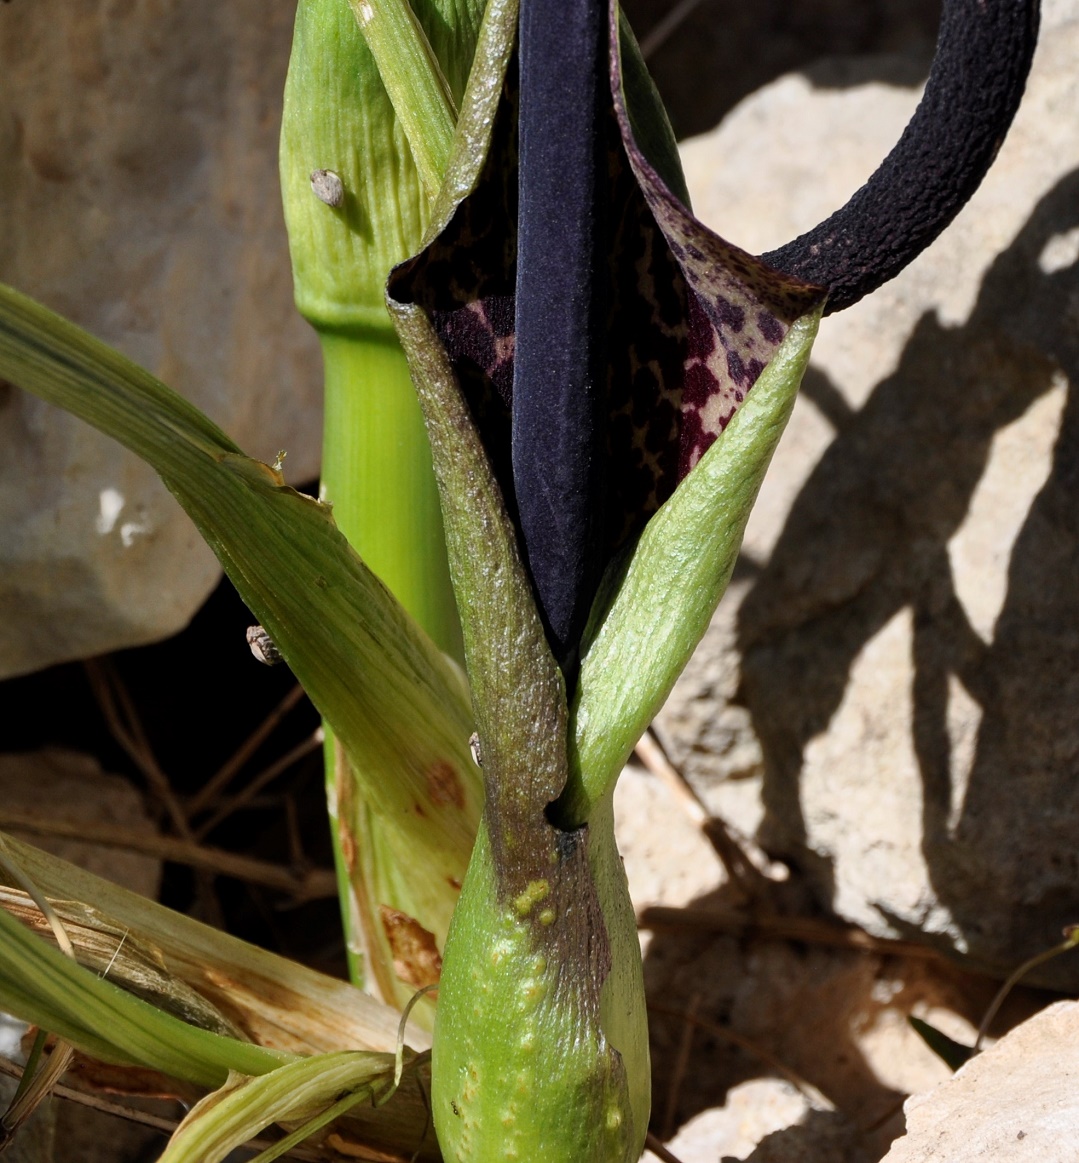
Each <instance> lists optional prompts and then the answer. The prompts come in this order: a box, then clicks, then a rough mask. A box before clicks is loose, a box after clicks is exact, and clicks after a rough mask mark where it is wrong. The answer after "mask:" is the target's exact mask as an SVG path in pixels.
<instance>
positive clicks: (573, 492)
mask: <svg viewBox="0 0 1079 1163" xmlns="http://www.w3.org/2000/svg"><path fill="white" fill-rule="evenodd" d="M607 43H608V40H607V12H606V5H605V4H604V3H603V0H562V2H559V3H553V2H552V0H521V23H520V123H519V125H520V130H519V132H520V163H519V165H520V169H519V187H518V190H519V218H518V234H517V263H518V266H517V301H516V331H517V335H516V346H515V354H514V374H513V410H512V444H511V454H512V463H513V484H514V492H515V495H516V500H517V510H518V515H519V521H520V528H521V540H522V545H523V548H524V553H525V557H526V560H527V565H528V569H529V572H530V574H531V576H532V583H533V585H534V587H535V589H536V596H537V598H538V601H539V607H540V610H541V611H542V613H543V616H544V620H545V622H546V625H547V630H548V634H549V637H550V640H551V646H552V649H553V650H554V652H555V656H556V657H557V658H558V659H559V662H560V663H561V664H562V666H563V668H564V669H572V665H573V657H574V654H575V651H576V644H577V640H578V639H579V637H580V633H581V630H582V629H583V627H584V622H585V619H586V618H587V616H588V609H589V605H590V603H591V600H592V596H593V595H594V593H595V588H596V584H597V581H598V574H599V570H600V567H601V555H602V550H603V548H604V546H603V538H602V536H601V534H600V531H599V522H600V519H601V510H602V498H603V451H604V448H605V443H604V437H603V429H602V423H603V420H602V416H601V409H602V402H603V394H604V382H605V377H606V368H607V360H606V351H605V345H604V342H603V332H604V326H603V324H604V316H605V312H606V300H607V295H606V277H607V261H606V245H607V234H606V230H605V228H604V221H605V215H604V204H605V200H606V199H605V195H606V186H607V147H606V137H605V133H604V127H605V125H606V121H607V116H608V110H609V108H610V90H609V87H608V81H607V63H606V62H607Z"/></svg>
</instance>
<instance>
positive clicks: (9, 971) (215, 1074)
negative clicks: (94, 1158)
mask: <svg viewBox="0 0 1079 1163" xmlns="http://www.w3.org/2000/svg"><path fill="white" fill-rule="evenodd" d="M0 1009H3V1010H6V1011H7V1012H8V1013H13V1014H16V1015H18V1016H19V1017H21V1018H22V1019H23V1020H24V1021H28V1022H32V1023H34V1024H35V1025H38V1026H41V1027H43V1028H44V1029H47V1030H51V1031H52V1032H53V1033H56V1034H59V1035H60V1037H62V1038H64V1039H65V1040H66V1041H68V1042H70V1043H71V1044H72V1045H73V1046H75V1047H77V1048H78V1049H80V1050H85V1051H86V1052H87V1053H88V1054H91V1055H93V1056H94V1057H97V1058H101V1059H103V1060H104V1061H106V1062H119V1063H128V1064H137V1065H141V1066H148V1067H150V1068H152V1069H154V1070H160V1071H161V1072H162V1073H163V1074H168V1075H170V1076H171V1077H173V1078H180V1079H183V1080H185V1081H187V1082H193V1083H196V1084H198V1085H200V1086H220V1085H221V1084H222V1083H223V1082H224V1080H225V1078H226V1077H227V1075H228V1072H229V1071H230V1070H238V1071H241V1072H243V1073H245V1074H263V1073H265V1072H266V1071H267V1070H273V1069H274V1068H275V1067H277V1066H280V1065H282V1064H283V1063H284V1062H287V1061H288V1060H289V1058H290V1057H291V1055H288V1054H285V1053H283V1052H280V1051H273V1050H267V1049H263V1048H262V1047H261V1046H255V1045H252V1044H251V1043H250V1042H241V1041H238V1040H236V1039H235V1038H226V1037H223V1036H222V1035H220V1034H213V1033H211V1032H210V1031H208V1030H202V1029H199V1028H198V1027H196V1026H191V1025H188V1024H187V1023H186V1022H183V1021H180V1020H179V1019H178V1018H174V1017H172V1016H171V1015H170V1014H166V1013H164V1012H162V1011H161V1010H159V1009H156V1008H155V1007H154V1006H151V1005H149V1004H148V1003H147V1002H144V1001H142V999H141V998H137V997H135V996H133V995H132V994H129V993H126V992H125V991H124V990H122V989H120V987H119V986H116V985H113V984H112V982H110V981H107V980H102V979H100V978H99V977H97V976H96V975H95V974H93V973H91V972H90V971H89V970H87V969H84V968H83V967H82V966H81V965H78V964H76V963H75V962H74V961H71V960H70V959H69V958H67V957H65V956H64V955H63V954H62V953H61V952H60V951H59V950H58V949H56V948H54V947H52V946H50V945H48V944H46V943H45V942H44V941H42V940H41V938H40V937H38V936H35V935H34V934H33V933H31V932H30V931H29V930H28V929H26V928H25V927H24V926H23V925H21V924H20V923H19V922H18V921H16V920H15V919H14V918H13V917H11V916H9V915H8V913H6V912H5V911H3V910H0Z"/></svg>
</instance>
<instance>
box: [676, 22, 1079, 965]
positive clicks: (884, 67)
mask: <svg viewBox="0 0 1079 1163" xmlns="http://www.w3.org/2000/svg"><path fill="white" fill-rule="evenodd" d="M1074 16H1075V12H1074V10H1073V8H1072V7H1070V6H1069V4H1065V3H1061V4H1052V5H1048V6H1047V7H1046V11H1045V14H1044V22H1043V23H1044V31H1043V36H1042V39H1041V42H1040V45H1039V48H1038V52H1037V55H1036V58H1035V63H1034V69H1033V72H1032V75H1031V79H1030V83H1029V86H1028V90H1027V95H1026V98H1025V100H1024V103H1023V106H1022V107H1021V109H1020V111H1019V114H1018V116H1017V118H1016V121H1015V125H1014V127H1013V129H1012V131H1011V133H1010V134H1009V136H1008V138H1007V140H1006V141H1005V143H1004V146H1003V148H1002V150H1001V152H1000V155H999V157H998V159H997V162H996V164H995V165H994V167H993V169H992V170H991V171H990V174H989V176H988V178H987V179H986V181H985V183H984V185H983V186H982V188H981V189H980V190H979V191H978V193H977V194H976V195H975V197H974V198H973V199H972V200H971V202H970V203H969V205H968V206H967V207H966V208H965V209H964V210H963V211H962V213H961V214H960V215H959V217H958V219H957V220H956V222H955V223H954V224H953V225H952V226H951V227H950V228H949V229H948V230H947V231H946V232H945V233H944V235H942V237H941V238H940V239H938V240H937V242H936V243H935V244H934V245H933V246H932V247H931V248H930V249H929V250H927V251H926V252H925V253H924V254H923V255H922V256H921V257H920V258H919V259H918V260H917V261H916V262H915V263H914V264H912V266H911V267H910V268H908V269H907V270H906V271H905V272H903V274H902V275H900V277H899V278H897V279H895V280H894V281H893V282H892V283H890V284H888V285H886V286H885V287H884V288H882V289H881V290H880V291H878V292H876V293H875V294H874V295H872V296H870V297H869V298H868V299H866V300H864V301H863V302H862V303H859V304H858V305H856V306H855V307H853V308H851V309H850V310H848V311H845V312H843V313H841V314H839V315H837V316H834V317H830V318H828V319H825V320H824V322H823V324H822V326H821V334H820V338H819V340H818V342H817V345H816V347H815V350H814V353H813V360H812V363H811V366H810V370H809V372H808V374H807V377H806V381H805V385H804V388H803V394H802V399H801V400H800V402H799V407H798V408H797V409H796V410H795V413H794V417H793V419H792V422H791V425H790V428H789V429H788V432H787V434H786V435H785V437H784V439H783V442H782V443H781V445H780V448H779V450H778V452H777V455H776V458H775V461H774V463H773V466H772V470H771V474H770V477H769V480H768V481H767V483H766V485H765V488H764V491H763V493H762V498H761V503H760V504H759V506H758V508H757V509H756V510H755V512H754V515H753V517H752V519H751V521H750V526H749V530H748V532H747V537H746V552H745V555H744V558H743V568H742V570H741V572H740V573H739V574H738V575H737V581H736V584H735V585H734V586H732V590H731V592H730V593H729V594H728V596H727V598H726V599H725V600H724V603H723V604H722V605H721V607H720V610H719V612H718V614H717V616H716V619H715V620H714V622H713V625H712V628H711V630H710V631H709V634H708V636H707V637H706V639H705V642H704V643H703V644H702V648H701V651H700V652H699V654H698V656H697V657H696V658H695V659H694V660H693V662H692V663H691V665H690V667H689V668H688V669H687V671H686V674H685V675H684V676H683V679H682V680H681V681H680V683H679V684H678V686H677V687H676V688H675V693H674V695H673V696H672V699H671V701H670V703H669V704H668V706H667V708H665V710H664V711H663V713H662V714H661V716H660V718H659V723H658V729H659V731H660V734H661V736H662V738H663V741H664V744H665V746H666V747H667V749H668V751H669V753H670V754H671V755H672V757H673V758H674V759H675V760H676V761H677V762H679V763H680V764H681V765H682V766H683V768H684V769H685V771H686V773H687V775H688V777H689V778H690V779H691V780H692V781H693V782H694V785H695V786H696V787H697V788H698V790H699V791H700V792H701V794H702V795H704V796H705V798H706V799H707V800H708V802H709V804H710V805H711V807H712V809H713V810H714V811H716V812H717V813H722V812H723V811H724V810H727V809H728V808H729V806H730V805H732V804H738V805H739V807H738V810H739V811H740V812H741V814H742V818H743V819H747V818H752V815H753V812H752V807H751V806H748V805H746V804H745V803H744V802H743V801H745V800H746V799H747V798H748V799H750V800H751V799H752V798H753V797H754V796H759V800H758V802H759V805H760V807H759V813H760V815H759V818H760V828H759V836H760V838H761V839H762V840H763V842H764V843H765V846H766V847H767V848H768V849H769V850H770V851H771V852H772V853H773V854H777V855H782V856H785V857H786V858H788V859H790V860H791V861H792V862H793V863H794V864H795V865H796V866H797V868H798V869H799V870H800V871H802V872H804V873H805V874H806V875H807V876H808V877H809V880H810V882H811V883H812V884H813V885H814V887H815V891H816V895H817V897H818V899H819V901H820V902H821V903H822V904H824V905H826V906H828V907H832V908H835V909H837V910H838V911H839V912H840V914H841V915H843V916H845V917H847V918H849V919H851V920H854V921H857V922H858V923H859V924H861V925H864V926H865V927H867V928H868V929H870V930H871V931H872V932H874V933H877V934H879V935H881V936H909V935H911V934H912V933H919V932H920V933H922V934H925V935H927V936H929V937H931V938H932V939H934V940H936V941H938V942H940V943H941V944H942V945H946V946H948V947H950V948H952V949H954V950H957V951H959V952H966V953H968V954H969V955H970V956H971V957H973V958H974V959H975V960H977V961H978V962H979V963H981V964H987V965H990V966H992V967H994V968H996V969H998V970H1000V971H1004V970H1006V969H1007V968H1010V967H1011V966H1014V965H1015V964H1017V963H1018V962H1020V961H1022V960H1023V959H1025V958H1026V957H1028V956H1031V955H1032V954H1034V953H1036V952H1038V951H1040V950H1041V949H1044V948H1047V947H1048V946H1050V945H1052V944H1054V943H1055V942H1056V941H1057V940H1059V932H1060V929H1061V926H1063V925H1064V924H1066V923H1067V922H1069V921H1070V920H1072V919H1073V918H1074V916H1075V915H1077V914H1079V888H1077V885H1079V857H1077V856H1076V845H1075V823H1074V821H1075V819H1076V815H1077V813H1079V790H1077V789H1079V720H1077V719H1076V716H1075V707H1076V705H1077V704H1079V587H1077V586H1076V584H1075V579H1076V577H1077V576H1079V526H1077V523H1076V518H1075V514H1076V513H1077V512H1079V483H1077V479H1079V478H1077V476H1076V473H1075V467H1074V461H1075V453H1074V449H1075V447H1076V446H1077V442H1079V427H1077V425H1079V414H1077V412H1076V406H1075V392H1076V383H1077V382H1079V341H1077V339H1076V336H1077V335H1079V211H1077V207H1079V177H1077V175H1079V137H1077V136H1076V134H1075V133H1074V126H1075V123H1076V119H1077V117H1079V74H1077V73H1076V70H1075V67H1074V64H1075V61H1076V59H1079V22H1076V21H1075V20H1074V19H1070V18H1073V17H1074ZM904 70H906V74H907V75H908V76H909V72H910V69H909V65H907V66H904V64H903V62H901V61H900V62H896V61H891V62H883V63H882V62H880V61H867V62H863V63H861V64H859V63H857V62H855V63H850V62H846V63H831V64H828V63H825V64H822V65H820V66H817V67H814V68H813V69H812V70H810V71H809V73H808V74H807V75H806V76H792V77H787V78H784V79H782V80H780V81H777V82H776V83H775V84H773V85H771V86H769V87H768V88H766V89H765V90H762V91H761V92H759V93H757V94H755V95H754V96H752V97H751V98H749V99H747V100H746V101H745V102H743V103H742V105H741V106H739V107H738V108H737V109H735V110H734V111H733V112H732V114H731V115H730V116H729V117H728V118H727V119H726V120H725V121H724V123H723V124H722V125H720V126H719V127H718V128H717V129H716V130H715V132H714V133H712V134H710V135H708V136H707V137H704V138H700V139H697V140H696V141H693V142H689V143H686V145H685V146H684V147H683V157H684V158H685V160H686V165H687V171H688V173H689V178H690V186H691V193H692V195H693V199H694V203H695V206H696V208H697V210H698V212H700V213H701V214H702V216H703V217H704V218H705V220H706V221H709V222H710V224H711V225H713V226H714V227H715V228H717V229H718V230H720V232H721V233H723V234H725V235H726V236H727V237H729V238H730V239H731V240H732V241H734V242H737V243H739V244H741V245H745V246H747V247H748V248H750V249H758V250H759V249H764V248H767V247H771V246H775V245H778V244H780V243H782V242H785V241H786V240H788V239H790V238H791V237H793V236H795V235H796V234H797V233H799V232H800V231H801V230H803V229H805V228H806V227H808V226H810V225H812V224H813V223H814V222H816V221H818V220H819V219H820V218H822V217H824V216H825V215H826V214H827V213H829V212H830V211H831V210H833V209H835V208H836V207H837V206H839V205H840V204H841V203H842V202H843V201H844V199H845V198H846V197H847V196H848V195H849V193H850V192H851V191H852V190H853V189H854V188H855V187H856V186H857V185H858V184H859V183H860V182H861V181H863V180H864V179H865V178H866V177H868V175H869V174H870V173H871V172H872V171H873V169H874V168H875V167H876V165H877V164H878V163H879V161H880V160H881V158H882V157H883V156H884V155H885V154H886V153H887V152H888V150H889V149H890V148H891V145H892V144H893V143H894V141H895V139H896V137H897V136H898V133H899V131H900V129H901V127H902V125H903V123H904V122H905V120H906V118H907V117H908V116H909V114H910V112H911V111H912V110H913V109H914V107H915V105H916V102H917V99H918V91H917V88H916V87H911V86H910V84H909V83H902V82H903V79H904ZM889 77H891V78H893V81H894V83H889V82H888V78H889ZM720 724H722V725H723V730H724V731H725V732H726V735H727V739H726V740H725V741H724V742H723V744H722V745H721V746H719V747H715V746H712V740H713V739H714V738H715V736H716V734H717V731H718V730H719V729H720ZM706 740H707V743H706V742H705V741H706ZM754 754H756V756H757V758H756V760H755V762H754V763H751V764H747V763H746V762H745V759H744V757H746V756H750V755H754ZM736 788H737V789H739V790H740V796H741V798H740V799H739V798H738V797H735V796H733V795H732V791H733V790H734V789H736ZM747 792H748V793H749V795H748V797H747V795H746V793H747ZM1041 974H1042V976H1041V980H1043V981H1045V982H1047V983H1057V984H1059V985H1064V986H1067V987H1069V988H1074V986H1075V983H1076V982H1077V981H1079V968H1077V967H1076V963H1075V962H1071V961H1068V960H1067V959H1061V960H1060V961H1057V962H1053V963H1051V964H1049V965H1047V966H1046V967H1045V968H1044V969H1043V970H1042V971H1041Z"/></svg>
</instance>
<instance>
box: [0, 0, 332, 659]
mask: <svg viewBox="0 0 1079 1163" xmlns="http://www.w3.org/2000/svg"><path fill="white" fill-rule="evenodd" d="M293 11H294V7H293V6H292V5H289V4H285V5H269V6H267V5H264V4H262V5H260V4H256V3H253V2H252V0H241V2H239V3H232V4H219V3H215V2H213V0H192V2H190V3H184V4H173V5H161V4H158V3H149V2H146V0H122V2H117V0H74V2H72V3H65V4H63V5H61V6H60V7H55V6H52V5H47V4H34V3H29V4H24V3H13V4H0V205H2V206H3V217H2V222H0V279H2V280H3V281H4V282H6V283H9V284H11V285H13V286H15V287H17V288H18V289H20V290H22V291H25V292H26V293H28V294H30V295H33V296H34V297H36V298H38V299H40V300H42V301H43V302H44V303H45V304H46V305H48V306H50V307H52V308H54V309H55V310H57V311H60V312H61V313H62V314H65V315H67V316H69V317H70V318H72V319H74V320H75V321H76V322H77V323H79V324H81V325H82V326H84V327H87V328H88V329H89V330H90V331H92V332H93V333H94V334H96V335H98V336H100V337H101V338H102V339H104V340H106V341H108V342H109V343H111V344H114V345H115V346H117V347H119V348H120V350H121V351H123V352H125V353H126V354H127V355H129V356H131V357H132V358H134V359H135V360H136V361H138V362H139V363H141V364H143V365H144V366H145V367H147V368H149V369H150V370H151V371H152V372H154V373H155V374H156V375H158V376H159V377H160V378H162V379H163V380H164V381H165V382H166V383H168V384H169V385H170V386H171V387H174V388H176V389H177V390H178V391H179V392H181V393H182V394H183V395H185V396H187V397H188V398H189V399H190V400H192V401H193V402H194V403H195V404H197V405H198V406H199V407H200V408H202V409H203V410H204V411H205V412H207V413H208V414H209V415H210V416H211V417H212V419H214V420H215V421H217V422H218V423H219V424H220V425H221V426H222V427H223V428H224V429H225V430H226V431H227V432H228V433H229V434H230V435H231V436H232V437H233V438H234V439H235V440H236V441H237V442H238V443H239V444H240V446H241V447H243V448H244V449H245V450H246V451H248V452H250V453H251V454H252V455H254V456H257V457H259V458H260V459H263V460H273V458H274V456H275V454H276V453H277V451H278V450H279V449H282V448H284V449H286V450H287V451H288V453H289V456H288V460H287V461H286V472H287V474H288V477H289V479H290V481H293V482H300V481H304V480H309V479H311V478H313V477H314V476H316V475H317V472H318V463H319V433H320V426H321V417H320V406H319V398H320V387H319V385H320V372H321V368H320V362H319V354H318V347H317V343H316V342H315V340H314V336H313V334H312V333H311V332H310V331H309V329H308V328H307V326H306V324H304V323H303V322H302V320H300V319H299V317H298V316H297V315H296V313H295V311H294V309H293V306H292V284H291V275H290V268H289V260H288V253H287V249H286V242H285V231H284V222H283V217H282V212H281V205H280V194H279V186H278V180H277V132H278V124H279V120H280V109H281V94H282V90H283V85H284V75H285V67H286V64H287V60H288V52H289V44H290V40H291V25H292V17H293ZM218 577H219V570H218V568H217V564H216V562H215V561H214V559H213V557H212V555H211V554H210V552H209V550H208V549H206V548H205V546H204V545H203V543H202V540H201V538H200V537H199V536H198V535H197V534H196V533H195V531H194V530H193V528H192V527H191V524H190V522H189V521H188V520H187V518H186V517H185V516H184V515H183V514H182V513H181V511H180V510H179V507H178V506H177V505H176V503H175V501H174V500H173V499H172V497H171V496H170V495H169V494H168V492H167V491H166V489H165V487H164V486H163V485H162V484H161V483H160V481H159V480H158V479H157V477H156V476H155V474H154V473H153V472H152V471H151V470H150V469H149V468H147V467H146V466H145V465H143V464H142V463H141V462H140V461H138V460H137V459H136V458H135V457H134V456H132V455H131V454H129V453H127V452H125V451H123V450H122V449H120V448H119V446H118V445H116V444H115V443H113V442H112V441H110V440H108V439H107V438H106V437H104V436H101V435H99V434H98V433H96V432H95V431H93V430H91V429H90V428H88V427H87V426H86V425H84V424H82V423H81V422H80V421H77V420H75V419H73V418H71V417H69V416H66V415H64V414H62V413H59V412H56V411H54V410H53V409H51V408H49V407H47V406H46V405H44V404H41V403H39V402H38V401H37V400H35V399H31V398H29V397H27V396H24V395H23V394H22V393H20V392H17V391H14V390H11V389H9V388H3V387H0V677H2V676H5V675H11V674H17V673H21V672H24V671H29V670H32V669H35V668H38V667H42V666H45V665H48V664H50V663H53V662H57V661H61V660H64V659H69V658H78V657H83V656H86V655H90V654H97V653H101V652H104V651H107V650H111V649H114V648H116V647H121V646H130V645H134V644H137V643H141V642H147V641H150V640H153V639H155V638H160V637H163V636H165V635H167V634H170V633H172V632H174V631H176V630H179V629H180V628H181V627H182V626H183V625H184V624H185V623H186V622H187V620H188V619H189V618H190V616H191V615H192V614H193V613H194V611H195V610H196V609H197V607H198V606H199V605H200V603H201V602H202V600H203V599H204V598H205V596H206V594H207V593H208V592H209V590H210V589H211V588H212V586H213V585H214V584H215V582H216V581H217V579H218Z"/></svg>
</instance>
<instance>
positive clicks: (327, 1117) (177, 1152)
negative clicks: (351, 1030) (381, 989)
mask: <svg viewBox="0 0 1079 1163" xmlns="http://www.w3.org/2000/svg"><path fill="white" fill-rule="evenodd" d="M393 1076H394V1058H393V1055H392V1054H369V1053H362V1052H352V1053H343V1054H320V1055H318V1056H316V1057H314V1058H305V1059H304V1060H303V1061H302V1062H293V1063H290V1064H289V1065H287V1066H281V1067H279V1068H278V1069H276V1070H272V1071H270V1072H269V1073H266V1074H262V1075H260V1076H259V1077H257V1078H244V1077H240V1076H237V1075H233V1076H231V1077H230V1078H229V1080H228V1082H227V1083H226V1084H225V1085H224V1086H223V1087H222V1088H221V1089H220V1090H216V1091H215V1092H214V1093H213V1094H210V1095H208V1096H207V1097H206V1098H204V1099H203V1100H202V1101H201V1102H200V1103H198V1104H197V1105H196V1106H195V1107H194V1108H192V1110H191V1112H190V1113H189V1114H188V1116H187V1117H186V1118H185V1119H184V1121H183V1122H182V1123H181V1124H180V1126H179V1127H178V1128H177V1130H176V1132H175V1133H174V1134H173V1136H172V1138H171V1140H170V1141H169V1145H168V1147H167V1149H166V1150H165V1153H164V1154H163V1155H162V1156H161V1159H160V1163H219V1160H221V1159H224V1158H225V1157H226V1156H227V1155H228V1154H229V1152H231V1151H232V1150H234V1149H235V1148H236V1147H242V1146H243V1144H244V1143H246V1142H248V1141H249V1140H250V1139H253V1138H255V1136H256V1135H258V1134H259V1133H260V1132H261V1131H262V1130H264V1129H265V1128H266V1127H268V1126H271V1125H272V1124H274V1123H281V1122H287V1123H301V1124H304V1125H303V1126H302V1128H301V1130H300V1131H299V1132H298V1133H297V1134H296V1135H289V1136H287V1137H286V1138H285V1139H283V1140H282V1141H281V1142H280V1143H278V1144H277V1145H276V1146H275V1147H274V1148H272V1149H270V1150H267V1151H265V1152H263V1153H262V1154H260V1155H259V1156H258V1158H259V1160H265V1161H266V1163H269V1160H271V1159H276V1158H278V1156H279V1155H280V1154H282V1153H284V1152H285V1151H287V1150H288V1149H289V1148H290V1147H291V1146H294V1145H295V1144H296V1143H297V1142H300V1141H302V1139H303V1138H306V1137H307V1136H308V1135H310V1134H312V1133H314V1132H315V1131H316V1130H319V1129H320V1128H321V1127H322V1126H324V1125H325V1124H326V1123H327V1122H329V1121H331V1120H332V1119H334V1118H336V1117H338V1116H340V1115H342V1114H344V1113H345V1112H346V1111H348V1110H349V1109H350V1108H351V1107H353V1106H355V1105H356V1104H357V1103H359V1102H362V1101H363V1100H364V1099H368V1100H371V1101H374V1100H375V1099H377V1098H378V1097H379V1096H381V1095H385V1094H386V1093H387V1092H388V1091H390V1090H391V1089H392V1087H393ZM422 1135H423V1128H422V1126H421V1127H419V1128H417V1135H416V1143H415V1144H414V1146H416V1145H418V1143H419V1140H420V1139H421V1138H422Z"/></svg>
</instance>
